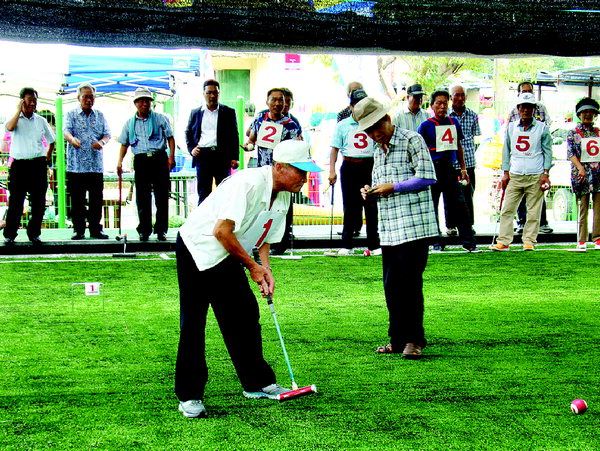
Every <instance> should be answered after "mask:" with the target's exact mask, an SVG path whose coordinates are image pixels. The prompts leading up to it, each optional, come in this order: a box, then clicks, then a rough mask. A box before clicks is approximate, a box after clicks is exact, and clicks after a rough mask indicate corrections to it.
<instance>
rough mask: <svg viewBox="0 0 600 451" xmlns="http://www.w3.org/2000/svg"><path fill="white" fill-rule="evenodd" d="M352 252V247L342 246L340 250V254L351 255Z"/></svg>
mask: <svg viewBox="0 0 600 451" xmlns="http://www.w3.org/2000/svg"><path fill="white" fill-rule="evenodd" d="M351 253H352V249H346V248H345V247H343V248H341V249H340V250H339V251H338V253H337V254H338V255H350V254H351Z"/></svg>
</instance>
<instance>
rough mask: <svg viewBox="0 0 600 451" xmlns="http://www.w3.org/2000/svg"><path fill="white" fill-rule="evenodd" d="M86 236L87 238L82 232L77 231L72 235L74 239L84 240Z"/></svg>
mask: <svg viewBox="0 0 600 451" xmlns="http://www.w3.org/2000/svg"><path fill="white" fill-rule="evenodd" d="M84 238H85V235H84V234H83V233H80V232H75V233H73V235H71V239H72V240H83V239H84Z"/></svg>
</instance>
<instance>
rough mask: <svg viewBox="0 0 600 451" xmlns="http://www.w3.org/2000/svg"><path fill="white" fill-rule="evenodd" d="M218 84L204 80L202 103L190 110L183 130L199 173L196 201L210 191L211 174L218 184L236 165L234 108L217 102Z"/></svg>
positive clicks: (204, 197)
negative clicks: (203, 101) (203, 102)
mask: <svg viewBox="0 0 600 451" xmlns="http://www.w3.org/2000/svg"><path fill="white" fill-rule="evenodd" d="M219 88H220V86H219V82H218V81H216V80H206V81H205V82H204V100H205V104H204V105H202V106H201V107H200V108H196V109H195V110H192V112H191V114H190V119H189V121H188V126H187V129H186V131H185V140H186V143H187V148H188V151H189V152H190V154H191V155H192V157H194V160H193V162H192V167H195V168H196V174H197V175H198V205H200V203H202V201H203V200H204V199H206V197H208V195H209V194H210V193H211V191H212V184H213V178H214V180H215V182H216V184H217V185H218V184H219V183H221V182H222V181H223V179H225V178H226V177H228V176H229V174H230V172H231V169H232V168H233V169H237V167H238V166H239V160H238V158H239V157H238V155H239V151H238V146H239V138H238V130H237V119H236V117H235V110H234V109H233V108H230V107H228V106H225V105H221V104H219Z"/></svg>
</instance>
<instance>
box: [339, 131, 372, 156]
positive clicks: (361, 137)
mask: <svg viewBox="0 0 600 451" xmlns="http://www.w3.org/2000/svg"><path fill="white" fill-rule="evenodd" d="M347 138H348V146H347V148H346V150H345V151H344V156H345V157H362V158H365V157H372V156H373V141H372V140H371V138H369V137H368V136H367V134H366V133H365V132H356V131H354V130H353V131H351V132H350V133H348V136H347Z"/></svg>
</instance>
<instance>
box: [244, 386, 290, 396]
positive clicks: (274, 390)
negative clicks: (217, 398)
mask: <svg viewBox="0 0 600 451" xmlns="http://www.w3.org/2000/svg"><path fill="white" fill-rule="evenodd" d="M260 390H261V391H243V392H242V394H243V395H244V397H246V398H249V399H263V398H266V399H277V395H281V394H283V393H287V392H289V391H292V390H291V389H290V388H284V387H282V386H281V385H279V384H271V385H267V386H266V387H263V388H261V389H260Z"/></svg>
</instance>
